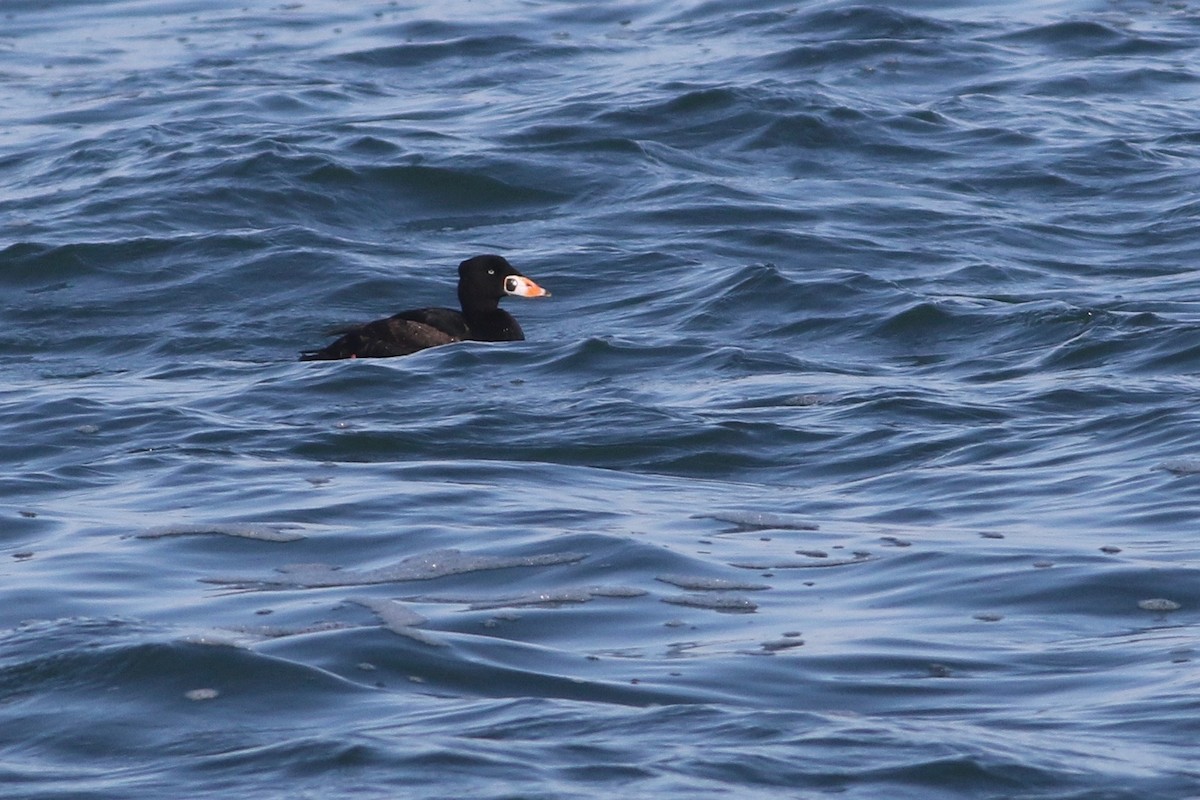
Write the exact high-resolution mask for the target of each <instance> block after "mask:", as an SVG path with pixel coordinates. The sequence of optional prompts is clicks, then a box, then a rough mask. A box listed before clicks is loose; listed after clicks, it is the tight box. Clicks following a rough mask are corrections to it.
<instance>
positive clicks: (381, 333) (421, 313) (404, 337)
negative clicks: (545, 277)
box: [300, 255, 550, 361]
mask: <svg viewBox="0 0 1200 800" xmlns="http://www.w3.org/2000/svg"><path fill="white" fill-rule="evenodd" d="M508 295H515V296H517V297H549V296H550V293H549V292H547V291H546V290H545V289H543V288H542V287H541V286H538V285H537V284H536V283H534V282H533V281H532V280H530V279H529V278H526V277H525V276H524V275H522V274H521V273H520V272H518V271H517V270H516V268H515V267H513V265H512V264H510V263H508V261H507V260H506V259H505V258H503V257H502V256H497V255H482V256H475V257H474V258H468V259H467V260H466V261H464V262H462V263H461V264H459V265H458V303H459V305H460V306H462V311H455V310H454V309H451V308H415V309H412V310H411V311H401V312H400V313H399V314H393V315H392V316H390V317H385V318H384V319H377V320H375V321H374V322H368V323H366V324H365V325H356V326H354V327H352V328H343V329H341V330H337V331H333V334H334V335H340V338H338V339H337V340H336V341H334V342H332V343H330V344H329V345H327V346H325V347H322V348H321V349H320V350H306V351H304V352H303V353H301V354H300V360H301V361H330V360H333V359H339V358H388V357H391V356H406V355H409V354H410V353H415V352H417V351H418V350H424V349H425V348H427V347H436V346H438V345H442V344H450V343H451V342H462V341H475V342H519V341H522V340H523V339H524V338H525V333H524V331H522V330H521V326H520V324H518V322H517V321H516V319H514V318H513V316H512V314H509V313H508V312H507V311H505V310H504V309H502V308H500V300H501V299H502V298H504V297H507V296H508Z"/></svg>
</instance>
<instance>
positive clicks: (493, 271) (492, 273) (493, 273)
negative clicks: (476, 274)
mask: <svg viewBox="0 0 1200 800" xmlns="http://www.w3.org/2000/svg"><path fill="white" fill-rule="evenodd" d="M495 274H496V270H494V269H489V270H488V275H495Z"/></svg>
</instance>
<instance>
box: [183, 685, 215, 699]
mask: <svg viewBox="0 0 1200 800" xmlns="http://www.w3.org/2000/svg"><path fill="white" fill-rule="evenodd" d="M220 694H221V693H220V692H219V691H217V690H216V689H208V688H205V689H189V690H188V691H186V692H184V693H183V696H184V697H186V698H187V699H188V700H197V701H199V700H214V699H216V698H217V697H218V696H220Z"/></svg>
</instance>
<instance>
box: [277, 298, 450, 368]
mask: <svg viewBox="0 0 1200 800" xmlns="http://www.w3.org/2000/svg"><path fill="white" fill-rule="evenodd" d="M337 333H340V334H341V336H340V337H338V339H337V340H335V341H334V342H332V343H330V344H329V345H327V346H326V347H323V348H321V349H320V350H308V351H305V352H303V353H301V354H300V360H301V361H332V360H335V359H340V358H390V357H392V356H406V355H409V354H410V353H415V352H417V351H418V350H425V349H426V348H429V347H437V346H438V345H443V344H450V343H451V342H460V341H462V340H463V339H465V338H466V335H467V324H466V321H465V320H463V318H462V314H460V313H459V312H457V311H452V310H451V309H448V308H419V309H414V310H412V311H401V312H400V313H399V314H395V315H393V316H391V317H388V318H386V319H377V320H375V321H374V322H368V323H367V324H366V325H360V326H358V327H356V328H348V329H342V330H340V331H337Z"/></svg>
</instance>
